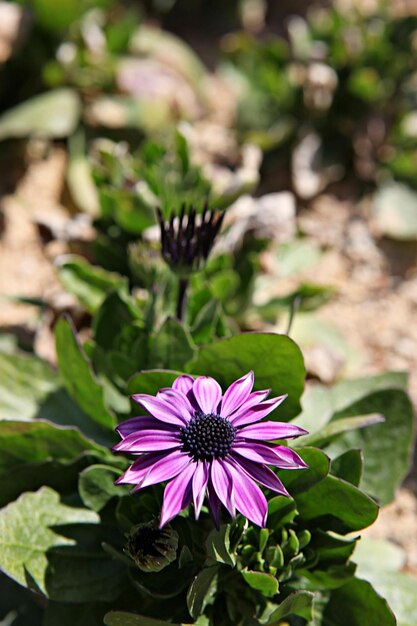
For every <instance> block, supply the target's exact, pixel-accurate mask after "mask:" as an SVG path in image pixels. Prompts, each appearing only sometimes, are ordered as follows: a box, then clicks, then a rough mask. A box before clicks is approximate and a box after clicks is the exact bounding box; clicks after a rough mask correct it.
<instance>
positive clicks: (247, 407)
mask: <svg viewBox="0 0 417 626" xmlns="http://www.w3.org/2000/svg"><path fill="white" fill-rule="evenodd" d="M253 383H254V379H253V372H249V374H246V376H243V377H242V378H239V379H238V380H236V381H235V382H234V383H233V384H232V385H230V387H229V388H228V389H227V390H226V392H225V393H224V394H222V390H221V388H220V385H219V384H218V383H217V382H216V381H215V380H214V379H213V378H210V377H209V376H199V377H198V378H196V379H195V380H194V379H193V378H192V377H191V376H188V375H184V376H179V377H178V378H177V379H176V380H175V381H174V382H173V385H172V388H167V389H161V391H159V392H158V393H157V395H156V397H154V396H150V395H148V394H138V395H134V396H132V399H133V400H134V401H135V402H137V403H138V404H140V405H141V406H142V407H143V408H144V409H145V411H147V412H148V413H149V415H148V416H143V417H134V418H132V419H129V420H127V421H125V422H123V423H122V424H120V425H119V426H118V427H117V430H118V432H119V434H120V436H121V437H122V441H121V442H120V443H118V444H117V445H116V446H115V447H114V450H116V451H118V452H127V453H130V454H134V455H137V456H138V459H137V460H136V461H135V462H134V463H133V464H132V465H131V466H130V468H129V469H128V470H127V471H126V472H125V473H124V474H123V476H121V477H120V478H119V479H118V480H117V481H116V482H117V483H119V484H120V483H129V484H134V485H136V486H135V487H134V489H133V491H134V492H135V491H138V490H139V489H143V488H145V487H149V486H150V485H155V484H156V483H160V482H162V481H169V482H168V483H167V485H166V487H165V492H164V502H163V506H162V512H161V519H160V525H161V527H162V526H164V524H166V523H167V522H169V521H170V520H171V519H172V518H173V517H175V516H176V515H178V513H180V512H181V511H182V510H183V509H185V507H187V506H188V505H189V504H190V503H191V501H192V502H193V503H194V510H195V516H196V519H197V518H198V516H199V514H200V511H201V507H202V504H203V500H204V498H205V496H206V495H207V498H208V506H209V509H210V512H211V514H212V517H213V519H214V521H215V523H216V525H217V526H218V525H219V521H220V507H221V504H223V505H224V506H225V507H226V509H227V510H228V511H229V513H230V514H231V515H232V516H233V517H234V516H235V515H236V509H237V510H238V511H240V512H241V513H242V514H243V515H244V516H245V517H247V518H248V519H249V520H251V521H252V522H254V523H255V524H257V525H258V526H265V522H266V516H267V509H268V505H267V501H266V498H265V496H264V494H263V493H262V491H261V489H260V488H259V487H258V485H257V484H256V483H260V484H261V485H263V486H264V487H267V488H268V489H271V490H272V491H275V492H277V493H279V494H281V495H284V496H288V495H289V494H288V492H287V491H286V489H285V487H284V485H283V484H282V482H281V481H280V480H279V478H278V477H277V476H276V474H275V473H274V472H273V471H272V470H271V469H270V468H269V467H268V465H273V466H275V467H279V468H285V469H298V468H304V467H306V464H305V463H304V461H303V460H302V459H301V458H300V457H299V456H298V454H297V453H296V452H294V451H293V450H291V448H287V447H286V446H278V445H273V444H271V443H268V442H269V441H271V440H276V439H290V438H293V437H298V436H299V435H303V434H305V433H306V431H305V430H304V429H302V428H299V427H298V426H293V425H292V424H287V423H285V422H272V421H264V422H262V421H261V420H262V419H263V418H264V417H266V416H267V415H269V413H271V412H272V411H274V409H276V408H277V407H278V406H279V405H280V404H281V402H283V401H284V400H285V398H286V397H287V396H286V395H284V396H280V397H279V398H271V399H269V400H266V399H265V398H266V397H267V396H268V394H269V391H270V390H265V391H252V388H253Z"/></svg>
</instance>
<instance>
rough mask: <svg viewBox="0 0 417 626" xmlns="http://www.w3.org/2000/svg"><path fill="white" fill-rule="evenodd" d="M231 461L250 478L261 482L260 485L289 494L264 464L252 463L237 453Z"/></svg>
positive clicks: (285, 494)
mask: <svg viewBox="0 0 417 626" xmlns="http://www.w3.org/2000/svg"><path fill="white" fill-rule="evenodd" d="M233 461H234V462H235V463H234V464H235V467H236V469H237V470H238V471H239V468H240V469H243V470H244V471H245V472H246V473H247V474H249V476H250V478H252V479H253V480H256V482H258V483H261V485H263V486H264V487H267V489H271V490H272V491H276V492H277V493H279V494H281V495H282V496H289V493H288V491H287V490H286V489H285V487H284V485H283V484H282V482H281V481H280V479H279V478H278V476H276V474H274V472H273V471H272V470H271V469H269V467H267V466H266V465H260V464H259V463H254V462H253V461H249V460H248V459H245V458H243V457H242V456H240V455H238V454H236V455H234V456H232V457H231V458H230V462H231V463H232V462H233Z"/></svg>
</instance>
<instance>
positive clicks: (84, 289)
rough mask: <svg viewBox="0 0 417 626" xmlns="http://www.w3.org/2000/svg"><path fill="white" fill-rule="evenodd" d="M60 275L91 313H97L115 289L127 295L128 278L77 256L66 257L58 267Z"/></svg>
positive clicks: (65, 284) (64, 283)
mask: <svg viewBox="0 0 417 626" xmlns="http://www.w3.org/2000/svg"><path fill="white" fill-rule="evenodd" d="M58 274H59V278H60V280H61V282H62V284H63V285H64V287H65V289H66V290H67V291H69V292H70V293H72V294H73V295H74V296H76V298H78V300H79V301H80V302H81V304H82V305H83V306H84V307H85V308H86V310H87V311H88V312H89V313H95V312H96V311H97V309H98V308H99V307H100V305H101V304H102V303H103V301H104V299H105V298H106V296H107V295H108V293H109V292H111V291H113V290H114V289H120V290H123V291H125V292H126V293H127V287H128V285H127V279H126V278H124V277H123V276H120V274H116V273H115V272H107V271H106V270H104V269H103V268H101V267H99V266H95V265H91V264H90V263H88V261H86V260H85V259H84V258H82V257H77V256H75V255H68V256H65V257H64V259H63V260H62V261H61V262H60V264H59V266H58Z"/></svg>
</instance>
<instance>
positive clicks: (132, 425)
mask: <svg viewBox="0 0 417 626" xmlns="http://www.w3.org/2000/svg"><path fill="white" fill-rule="evenodd" d="M146 429H157V430H163V431H168V432H178V428H177V427H175V426H173V425H172V424H166V423H164V422H160V421H159V420H157V419H155V418H154V417H152V416H151V415H150V416H147V415H146V416H144V417H131V418H130V419H128V420H125V421H124V422H121V423H120V424H119V425H118V426H116V430H117V432H118V433H119V435H120V436H121V437H123V438H125V437H127V436H128V435H131V434H132V433H134V432H135V431H138V430H139V431H141V430H146Z"/></svg>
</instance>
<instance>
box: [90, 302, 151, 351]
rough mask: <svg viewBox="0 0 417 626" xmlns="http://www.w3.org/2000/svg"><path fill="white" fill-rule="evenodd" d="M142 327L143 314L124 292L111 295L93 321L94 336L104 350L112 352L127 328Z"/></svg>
mask: <svg viewBox="0 0 417 626" xmlns="http://www.w3.org/2000/svg"><path fill="white" fill-rule="evenodd" d="M133 323H136V324H139V325H142V314H141V312H140V310H139V309H138V308H137V306H136V303H135V301H134V300H133V298H131V297H130V296H128V295H127V294H125V293H123V291H119V292H112V293H109V294H108V295H107V296H106V298H105V300H104V301H103V303H102V305H101V306H100V308H99V310H98V311H97V314H96V315H95V317H94V320H93V336H94V340H95V341H96V343H97V344H98V345H99V346H100V347H101V348H102V349H103V350H110V349H111V348H112V347H113V344H114V342H115V341H116V338H117V337H118V336H119V335H120V334H121V332H122V331H123V330H124V328H125V327H127V326H130V325H131V324H133Z"/></svg>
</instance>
